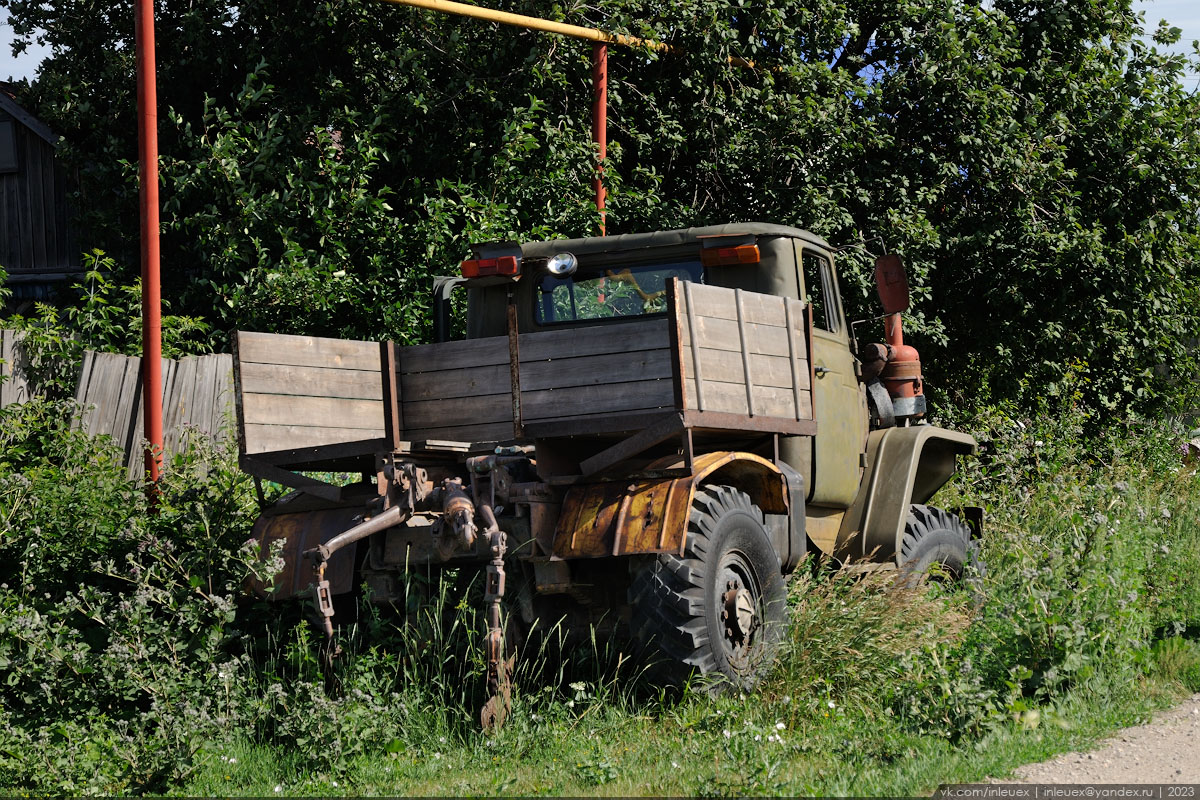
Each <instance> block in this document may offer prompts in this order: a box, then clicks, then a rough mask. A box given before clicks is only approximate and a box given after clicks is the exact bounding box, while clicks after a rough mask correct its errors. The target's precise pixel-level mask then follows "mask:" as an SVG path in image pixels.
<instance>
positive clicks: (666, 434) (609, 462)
mask: <svg viewBox="0 0 1200 800" xmlns="http://www.w3.org/2000/svg"><path fill="white" fill-rule="evenodd" d="M681 430H683V417H682V415H680V414H678V413H676V414H668V415H664V417H663V419H662V421H661V422H659V423H656V424H654V425H651V426H649V427H647V428H643V429H642V430H641V431H639V432H637V433H635V434H634V435H632V436H630V437H629V438H627V439H622V440H621V441H620V442H618V443H617V444H615V445H613V446H612V447H609V448H607V449H605V450H601V451H600V452H599V453H597V454H596V455H594V456H592V457H591V458H585V459H584V460H583V461H580V462H579V471H580V472H581V473H582V474H584V475H594V474H595V473H597V472H600V471H601V470H605V469H608V468H609V467H611V466H613V465H614V464H619V463H620V462H622V461H624V460H626V459H628V458H633V457H634V456H636V455H637V454H638V453H642V452H645V451H646V450H648V449H649V448H651V447H654V445H656V444H660V443H662V442H665V441H666V440H667V439H670V438H671V437H672V436H675V435H677V434H678V433H679V432H680V431H681Z"/></svg>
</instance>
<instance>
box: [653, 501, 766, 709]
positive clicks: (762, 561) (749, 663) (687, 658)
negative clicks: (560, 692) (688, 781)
mask: <svg viewBox="0 0 1200 800" xmlns="http://www.w3.org/2000/svg"><path fill="white" fill-rule="evenodd" d="M631 570H632V575H631V583H630V588H629V603H630V607H631V609H630V614H631V616H630V630H631V633H632V635H633V638H634V641H635V643H637V644H638V645H639V646H640V649H641V651H642V652H643V653H644V654H645V655H646V657H647V659H648V660H649V661H650V664H651V666H650V667H649V669H650V676H651V677H652V678H653V679H654V680H655V681H657V682H660V683H664V684H674V685H680V684H682V683H683V682H685V681H686V680H687V679H688V677H689V676H690V675H691V674H692V673H693V672H695V671H699V672H701V673H707V674H712V675H716V676H719V677H720V678H723V679H724V680H719V681H717V682H716V683H715V684H714V688H717V689H719V688H721V687H722V686H724V687H726V688H728V687H729V686H734V687H738V688H749V687H751V686H753V685H754V684H755V683H757V681H758V680H759V678H761V677H762V675H763V673H764V672H765V671H766V670H767V669H768V668H769V667H770V665H771V663H772V662H773V661H774V659H775V655H776V651H777V650H778V648H779V641H780V639H781V637H782V635H783V627H784V622H785V619H786V614H787V598H786V587H785V586H784V581H783V574H782V571H781V569H780V563H779V556H778V554H776V552H775V550H774V548H773V547H772V546H771V540H770V537H769V535H768V533H767V527H766V523H765V520H764V517H763V513H762V511H761V510H760V509H759V508H758V506H756V505H754V503H752V502H751V501H750V498H749V497H748V496H747V495H746V494H745V493H744V492H741V491H738V490H737V489H734V488H733V487H730V486H706V487H704V488H702V489H699V490H697V491H696V499H695V501H694V502H693V504H692V511H691V517H690V519H689V522H688V530H687V541H686V545H685V551H684V557H683V558H680V557H678V556H676V555H673V554H667V553H662V554H659V555H656V556H645V557H640V558H636V559H634V560H633V562H632V564H631Z"/></svg>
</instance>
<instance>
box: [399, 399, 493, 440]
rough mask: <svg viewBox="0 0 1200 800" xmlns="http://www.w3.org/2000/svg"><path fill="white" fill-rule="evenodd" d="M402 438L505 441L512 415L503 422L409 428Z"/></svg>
mask: <svg viewBox="0 0 1200 800" xmlns="http://www.w3.org/2000/svg"><path fill="white" fill-rule="evenodd" d="M506 398H507V396H506ZM404 438H405V440H407V441H410V442H425V441H444V440H449V441H455V442H468V443H471V444H474V443H476V442H507V441H510V440H511V439H512V438H513V426H512V417H511V416H510V417H509V419H508V420H507V421H505V422H492V423H484V424H475V425H455V426H449V427H442V428H410V429H408V430H406V431H405V432H404Z"/></svg>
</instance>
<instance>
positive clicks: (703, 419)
mask: <svg viewBox="0 0 1200 800" xmlns="http://www.w3.org/2000/svg"><path fill="white" fill-rule="evenodd" d="M683 421H684V424H685V425H687V426H688V427H689V428H691V429H693V430H696V431H700V430H704V431H728V432H729V433H734V434H737V433H745V432H747V431H753V432H756V433H759V432H761V433H783V434H787V435H790V436H815V435H816V433H817V423H815V422H814V421H812V420H811V419H783V418H780V417H747V416H744V415H741V414H723V413H720V412H716V411H685V412H683Z"/></svg>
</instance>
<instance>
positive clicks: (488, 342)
mask: <svg viewBox="0 0 1200 800" xmlns="http://www.w3.org/2000/svg"><path fill="white" fill-rule="evenodd" d="M496 364H508V337H507V336H489V337H487V338H484V339H466V340H463V341H459V342H439V343H438V344H418V345H412V346H409V347H402V348H400V374H401V375H412V374H415V373H418V372H437V371H438V370H448V369H475V368H476V367H487V366H494V365H496Z"/></svg>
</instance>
